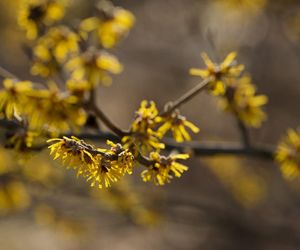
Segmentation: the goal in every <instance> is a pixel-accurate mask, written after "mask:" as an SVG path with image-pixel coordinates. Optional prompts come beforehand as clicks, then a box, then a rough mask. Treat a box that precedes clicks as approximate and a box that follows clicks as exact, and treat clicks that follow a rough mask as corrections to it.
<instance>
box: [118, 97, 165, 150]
mask: <svg viewBox="0 0 300 250" xmlns="http://www.w3.org/2000/svg"><path fill="white" fill-rule="evenodd" d="M160 119H161V118H160V117H159V116H158V110H157V108H156V105H155V103H154V102H149V103H148V102H147V101H145V100H144V101H142V102H141V106H140V108H139V109H138V111H137V112H136V116H135V119H134V121H133V122H132V125H131V133H130V135H128V136H124V137H123V139H122V142H123V143H124V145H125V147H126V148H130V149H133V150H135V151H136V150H137V149H139V150H140V151H141V152H142V153H144V154H145V153H147V152H149V151H151V150H153V149H156V150H160V149H163V148H164V147H165V145H164V144H163V143H161V142H160V137H159V134H158V133H157V131H155V128H156V125H157V124H158V122H159V121H160Z"/></svg>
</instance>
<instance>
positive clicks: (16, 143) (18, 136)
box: [5, 127, 38, 151]
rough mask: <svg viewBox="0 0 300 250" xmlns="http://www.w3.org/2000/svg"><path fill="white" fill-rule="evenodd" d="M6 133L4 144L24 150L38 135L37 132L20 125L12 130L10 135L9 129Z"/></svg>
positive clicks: (30, 145)
mask: <svg viewBox="0 0 300 250" xmlns="http://www.w3.org/2000/svg"><path fill="white" fill-rule="evenodd" d="M8 133H9V138H8V142H7V143H6V145H5V146H6V147H8V148H14V149H16V150H19V151H25V150H26V149H28V148H30V147H32V144H33V141H34V139H35V138H36V137H37V136H38V133H37V132H35V131H30V130H28V129H27V128H22V127H20V128H18V129H17V130H16V131H12V134H11V135H10V131H9V132H8Z"/></svg>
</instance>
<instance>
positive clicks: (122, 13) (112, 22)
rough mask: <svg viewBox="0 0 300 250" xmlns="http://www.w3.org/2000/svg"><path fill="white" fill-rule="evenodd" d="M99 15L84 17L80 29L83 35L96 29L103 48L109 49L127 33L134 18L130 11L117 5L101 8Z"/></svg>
mask: <svg viewBox="0 0 300 250" xmlns="http://www.w3.org/2000/svg"><path fill="white" fill-rule="evenodd" d="M100 11H101V12H102V13H103V14H102V15H101V16H100V17H90V18H87V19H84V20H83V21H82V22H81V24H80V30H81V33H82V34H83V36H84V37H86V36H87V33H89V32H91V31H96V32H97V34H98V37H99V41H100V43H101V44H102V46H103V47H104V48H107V49H110V48H113V47H115V46H116V44H117V43H118V42H119V41H120V40H121V39H122V38H123V37H124V36H126V35H127V33H128V32H129V30H130V29H131V28H132V26H133V24H134V21H135V18H134V16H133V14H132V13H131V12H129V11H128V10H124V9H122V8H119V7H117V8H116V7H113V6H109V10H107V8H106V9H103V8H102V9H101V10H100Z"/></svg>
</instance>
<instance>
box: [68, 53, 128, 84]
mask: <svg viewBox="0 0 300 250" xmlns="http://www.w3.org/2000/svg"><path fill="white" fill-rule="evenodd" d="M66 67H67V70H69V71H70V72H71V73H72V78H73V79H76V80H81V81H84V80H87V81H88V82H89V83H90V84H91V85H92V86H93V87H95V86H96V85H97V84H100V83H101V84H103V85H110V84H111V78H110V76H109V74H108V73H112V74H119V73H120V72H121V71H122V69H123V67H122V65H121V64H120V62H119V60H118V59H117V58H116V57H115V56H113V55H111V54H110V53H108V52H105V51H103V50H97V49H95V48H94V47H90V48H89V49H88V50H87V51H85V52H83V53H81V54H80V55H78V56H75V57H73V58H72V59H71V60H70V61H69V62H68V63H67V65H66Z"/></svg>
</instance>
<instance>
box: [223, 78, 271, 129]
mask: <svg viewBox="0 0 300 250" xmlns="http://www.w3.org/2000/svg"><path fill="white" fill-rule="evenodd" d="M267 102H268V98H267V96H265V95H257V94H256V88H255V86H254V85H253V84H252V83H251V78H250V77H249V76H243V77H241V78H240V79H233V80H231V81H227V88H226V92H225V96H224V97H221V107H222V108H223V109H224V110H225V111H228V112H231V113H233V114H235V115H236V116H237V117H238V118H239V119H240V120H241V121H243V122H244V123H245V124H247V125H248V126H251V127H260V126H261V124H262V122H263V121H264V120H265V119H266V114H265V112H264V111H263V110H262V106H264V105H265V104H266V103H267Z"/></svg>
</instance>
